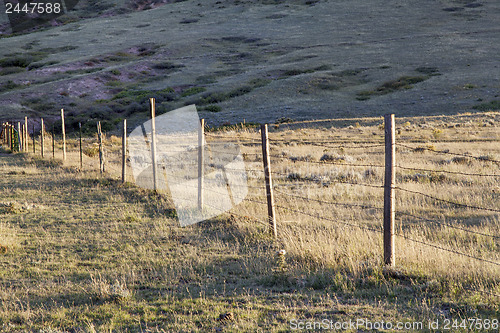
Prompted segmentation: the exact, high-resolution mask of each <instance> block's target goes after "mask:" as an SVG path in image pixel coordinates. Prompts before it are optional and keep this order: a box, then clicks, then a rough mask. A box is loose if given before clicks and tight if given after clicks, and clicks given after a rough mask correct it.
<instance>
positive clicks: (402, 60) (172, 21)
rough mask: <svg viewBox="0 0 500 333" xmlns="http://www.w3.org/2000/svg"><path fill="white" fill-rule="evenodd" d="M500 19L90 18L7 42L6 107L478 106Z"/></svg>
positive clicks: (449, 15)
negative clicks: (153, 102)
mask: <svg viewBox="0 0 500 333" xmlns="http://www.w3.org/2000/svg"><path fill="white" fill-rule="evenodd" d="M113 14H117V13H116V12H114V13H113ZM499 18H500V4H499V3H498V2H497V1H494V0H488V1H483V2H481V3H478V2H475V1H452V0H442V1H425V2H418V3H416V2H412V1H404V2H402V3H400V4H398V5H395V4H393V3H388V2H386V1H381V0H380V1H370V2H366V1H362V0H355V1H333V0H323V1H299V0H297V1H292V2H289V1H256V0H254V1H224V2H219V1H215V0H211V1H203V2H199V1H191V0H187V1H182V2H175V3H168V4H166V5H163V6H161V7H158V8H155V9H152V10H146V11H139V12H128V13H125V14H120V15H115V16H112V17H95V18H89V19H84V20H80V21H78V22H75V23H68V24H66V25H64V26H60V27H54V28H51V29H47V30H42V31H35V32H33V33H29V34H24V35H18V36H11V37H8V38H3V39H1V40H0V45H1V48H0V65H1V66H2V68H1V74H2V75H1V76H0V101H1V103H2V105H3V110H2V114H1V115H0V116H1V117H2V118H4V119H6V118H17V117H19V116H24V115H29V116H31V117H34V116H42V115H43V116H50V115H51V114H52V115H54V114H57V112H58V109H60V108H61V107H64V108H66V109H67V110H68V112H69V113H70V115H71V114H73V118H74V121H82V120H83V121H85V120H87V119H89V118H100V119H108V120H110V121H112V120H113V119H116V118H117V117H127V118H130V117H135V116H136V115H138V114H141V113H143V111H145V110H147V105H146V104H145V103H144V102H145V99H146V97H148V96H152V97H157V98H158V102H159V104H160V105H159V111H160V113H161V112H165V111H168V110H170V109H173V108H175V107H178V106H181V105H184V104H189V103H196V104H197V105H198V106H199V107H200V109H201V110H202V112H203V117H204V118H206V119H207V121H208V122H209V123H212V124H215V123H223V122H226V121H229V122H237V121H241V120H242V119H243V118H245V119H246V120H247V121H259V122H263V121H267V122H270V121H274V120H276V119H277V118H280V117H289V118H294V119H311V118H331V117H346V116H367V115H371V116H373V115H380V114H383V113H387V112H396V113H398V114H400V115H417V114H418V115H431V114H443V113H457V112H463V111H470V110H471V108H472V107H474V106H475V105H477V104H480V103H482V102H490V101H492V100H495V99H498V93H499V89H500V79H499V76H498V66H499V60H498V56H497V55H498V54H499V51H500V50H499V48H500V46H499V45H498V43H497V42H496V41H497V36H498V32H499V31H500V28H498V27H497V24H496V23H497V22H498V20H499ZM203 110H204V111H203ZM210 111H212V112H210ZM78 114H81V115H80V116H78ZM138 117H139V118H140V117H142V116H138Z"/></svg>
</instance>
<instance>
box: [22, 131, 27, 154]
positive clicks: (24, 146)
mask: <svg viewBox="0 0 500 333" xmlns="http://www.w3.org/2000/svg"><path fill="white" fill-rule="evenodd" d="M21 136H22V137H23V146H22V151H23V152H27V150H26V130H25V128H24V124H21Z"/></svg>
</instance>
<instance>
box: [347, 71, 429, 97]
mask: <svg viewBox="0 0 500 333" xmlns="http://www.w3.org/2000/svg"><path fill="white" fill-rule="evenodd" d="M428 78H429V76H402V77H400V78H398V79H396V80H392V81H387V82H385V83H383V84H382V85H380V86H378V87H377V88H376V89H375V90H365V91H361V92H359V93H358V94H357V97H356V99H358V100H367V99H369V98H370V97H371V96H380V95H387V94H390V93H393V92H396V91H399V90H404V89H411V88H413V85H414V84H416V83H420V82H423V81H425V80H427V79H428Z"/></svg>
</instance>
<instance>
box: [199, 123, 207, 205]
mask: <svg viewBox="0 0 500 333" xmlns="http://www.w3.org/2000/svg"><path fill="white" fill-rule="evenodd" d="M204 136H205V119H200V130H199V131H198V209H200V210H202V209H203V183H204V179H203V178H204V177H203V174H204V172H205V171H204V169H205V167H204V162H205V156H204V155H205V152H204V151H205V148H204V147H203V141H204V140H203V139H204Z"/></svg>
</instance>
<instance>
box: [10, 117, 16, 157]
mask: <svg viewBox="0 0 500 333" xmlns="http://www.w3.org/2000/svg"><path fill="white" fill-rule="evenodd" d="M14 138H15V136H14V123H11V124H10V151H12V152H13V151H14V144H15V139H14Z"/></svg>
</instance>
